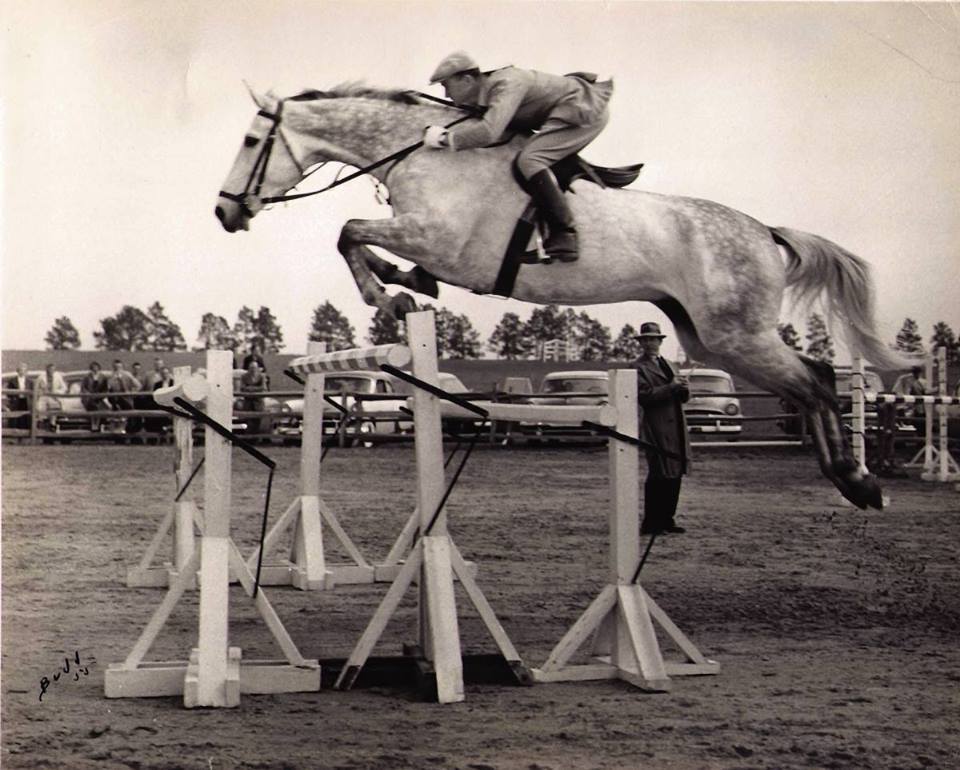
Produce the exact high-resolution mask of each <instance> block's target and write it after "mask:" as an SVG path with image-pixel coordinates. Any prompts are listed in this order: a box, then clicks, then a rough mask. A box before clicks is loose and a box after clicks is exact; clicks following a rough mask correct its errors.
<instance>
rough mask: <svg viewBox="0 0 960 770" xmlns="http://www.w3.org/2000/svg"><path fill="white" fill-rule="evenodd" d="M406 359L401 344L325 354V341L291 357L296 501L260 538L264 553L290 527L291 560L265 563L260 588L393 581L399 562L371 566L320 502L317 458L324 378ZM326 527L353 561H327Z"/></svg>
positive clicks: (309, 587)
mask: <svg viewBox="0 0 960 770" xmlns="http://www.w3.org/2000/svg"><path fill="white" fill-rule="evenodd" d="M410 360H411V353H410V348H408V347H406V346H405V345H377V346H375V347H371V348H357V349H352V350H337V351H332V352H329V353H328V352H326V344H325V343H323V342H310V343H308V345H307V355H306V356H302V357H300V358H295V359H294V360H293V361H292V362H291V363H290V365H289V366H288V367H287V369H288V370H289V371H292V372H293V373H294V374H297V375H299V376H301V377H302V378H303V380H304V389H303V418H302V421H301V426H302V435H301V441H300V489H299V494H298V495H297V497H296V498H295V499H294V500H293V502H291V503H290V505H289V506H288V507H287V509H286V510H285V511H284V512H283V514H282V515H281V516H280V517H279V518H278V519H277V521H276V522H275V523H274V525H273V526H272V527H271V528H270V531H269V532H268V533H267V534H266V536H265V537H264V541H263V551H264V555H266V554H267V553H268V552H269V551H270V549H272V548H273V547H275V546H276V545H277V543H278V542H279V541H280V539H281V538H282V537H283V536H284V534H285V532H286V531H287V530H289V529H293V542H292V545H291V548H290V555H289V558H287V559H284V560H281V561H270V562H266V563H264V565H263V570H262V573H261V582H262V583H263V584H264V585H292V586H295V587H297V588H299V589H301V590H314V589H330V588H333V587H334V586H337V585H346V584H361V583H374V582H387V581H390V580H393V578H395V577H396V575H397V573H398V572H399V569H400V567H399V560H397V564H395V565H393V566H383V565H376V566H375V565H372V564H371V563H370V562H369V561H368V560H367V559H366V558H365V557H364V556H363V554H362V553H361V552H360V549H359V548H358V547H357V545H356V544H355V543H354V542H353V540H352V539H351V538H350V536H349V535H348V534H347V532H346V530H345V529H344V527H343V526H342V525H341V523H340V521H339V520H338V518H337V515H336V514H335V513H334V511H333V509H332V508H331V507H330V505H328V504H327V502H326V501H325V500H324V499H323V496H322V486H321V469H322V464H321V456H322V444H323V412H324V393H325V385H326V375H327V374H332V373H336V372H345V371H357V370H367V369H377V368H379V367H380V366H381V365H383V364H390V365H393V366H406V365H408V364H409V363H410ZM324 525H326V527H327V528H328V529H329V530H330V532H331V533H332V534H333V536H334V537H335V538H336V539H337V540H338V541H339V543H340V545H341V546H342V549H343V551H344V552H345V553H346V554H347V556H348V557H349V559H350V560H351V563H344V564H328V563H327V560H326V556H325V548H324V533H323V529H324ZM259 555H260V547H259V546H258V547H257V549H256V550H255V551H254V552H253V553H252V554H251V555H250V557H249V558H248V559H247V565H248V566H249V567H251V568H252V567H253V565H255V564H256V563H257V559H258V557H259Z"/></svg>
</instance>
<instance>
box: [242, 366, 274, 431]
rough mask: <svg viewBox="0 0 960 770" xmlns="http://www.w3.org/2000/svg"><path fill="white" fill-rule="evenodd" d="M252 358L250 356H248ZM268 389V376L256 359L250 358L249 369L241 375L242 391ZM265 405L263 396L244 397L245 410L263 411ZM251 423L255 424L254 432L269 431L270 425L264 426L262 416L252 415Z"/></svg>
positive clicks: (243, 407) (262, 390)
mask: <svg viewBox="0 0 960 770" xmlns="http://www.w3.org/2000/svg"><path fill="white" fill-rule="evenodd" d="M248 358H250V356H248ZM266 389H267V377H266V375H265V374H264V372H263V369H262V368H261V366H260V364H259V363H258V362H257V361H256V359H252V358H251V359H250V361H249V362H248V364H247V369H246V371H245V372H244V373H243V375H242V376H241V377H240V392H241V393H247V394H249V393H263V392H264V391H265V390H266ZM263 406H264V400H263V396H249V395H248V396H246V397H245V398H244V399H243V406H242V409H243V411H245V412H262V411H263V410H264V409H263ZM249 423H250V424H251V425H254V426H255V429H254V430H253V431H251V432H252V433H267V432H269V430H270V428H269V425H267V426H266V428H264V418H263V417H262V416H257V417H251V418H250V419H249Z"/></svg>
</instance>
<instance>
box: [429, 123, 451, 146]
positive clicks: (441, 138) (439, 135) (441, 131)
mask: <svg viewBox="0 0 960 770" xmlns="http://www.w3.org/2000/svg"><path fill="white" fill-rule="evenodd" d="M423 145H424V147H431V148H433V149H434V150H439V149H441V148H443V147H449V146H450V145H449V144H448V143H447V129H445V128H444V127H443V126H427V130H426V131H424V132H423Z"/></svg>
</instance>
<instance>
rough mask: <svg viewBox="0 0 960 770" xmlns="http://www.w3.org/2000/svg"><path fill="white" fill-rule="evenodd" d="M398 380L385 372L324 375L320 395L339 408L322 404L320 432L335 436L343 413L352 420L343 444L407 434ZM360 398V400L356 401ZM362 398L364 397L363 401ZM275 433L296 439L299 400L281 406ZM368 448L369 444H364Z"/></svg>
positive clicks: (407, 419)
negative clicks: (359, 436)
mask: <svg viewBox="0 0 960 770" xmlns="http://www.w3.org/2000/svg"><path fill="white" fill-rule="evenodd" d="M400 382H401V381H400V380H397V378H395V377H393V376H392V375H390V374H387V373H386V372H374V371H354V372H337V373H336V374H328V375H327V376H326V377H325V378H324V393H325V394H326V395H328V396H330V398H331V400H332V401H334V402H335V403H337V404H338V405H339V406H340V407H341V408H340V409H338V408H337V407H335V406H333V405H331V404H329V403H325V404H324V405H323V433H324V435H333V434H335V433H336V431H337V429H338V427H339V425H340V420H341V418H342V417H343V415H344V411H343V410H346V412H347V413H349V414H351V415H352V416H353V417H354V420H353V421H352V424H350V425H348V426H346V428H347V429H348V436H351V438H350V439H349V440H348V441H347V443H351V442H352V441H353V440H355V439H356V437H357V434H371V433H373V434H379V435H389V434H397V433H406V432H409V431H410V429H411V428H412V426H413V423H412V421H411V418H410V416H409V415H407V414H404V413H403V412H402V411H400V407H405V406H406V394H405V393H404V392H402V391H401V390H399V389H398V385H399V383H400ZM357 396H361V398H357ZM364 396H365V397H366V398H364ZM280 414H281V418H280V420H279V422H278V424H277V429H276V432H277V433H278V434H279V435H280V436H283V437H285V438H287V439H297V440H299V439H300V437H301V435H302V432H303V426H302V421H303V399H302V398H292V399H290V400H288V401H286V402H284V403H283V405H282V406H281V410H280ZM364 443H365V445H369V444H370V443H371V442H364Z"/></svg>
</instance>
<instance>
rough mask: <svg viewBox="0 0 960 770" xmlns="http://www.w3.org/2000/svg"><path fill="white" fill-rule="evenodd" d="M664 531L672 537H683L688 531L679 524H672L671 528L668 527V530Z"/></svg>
mask: <svg viewBox="0 0 960 770" xmlns="http://www.w3.org/2000/svg"><path fill="white" fill-rule="evenodd" d="M663 531H664V532H669V533H670V534H671V535H682V534H684V533H685V532H686V531H687V530H686V529H685V528H684V527H681V526H680V525H679V524H671V525H670V526H669V527H667V528H666V529H665V530H663Z"/></svg>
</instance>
